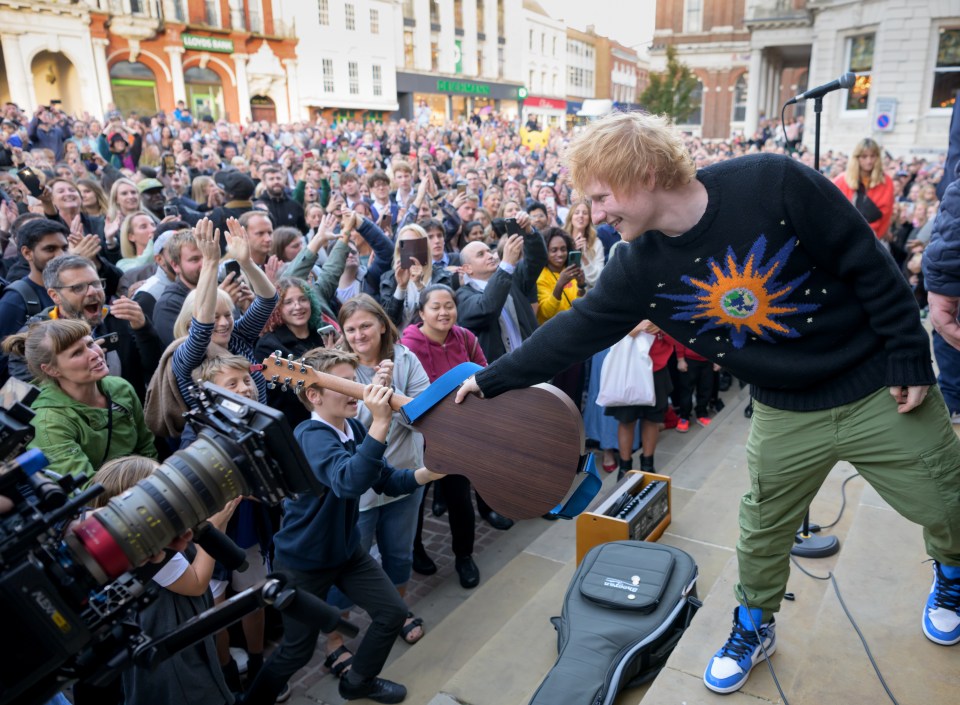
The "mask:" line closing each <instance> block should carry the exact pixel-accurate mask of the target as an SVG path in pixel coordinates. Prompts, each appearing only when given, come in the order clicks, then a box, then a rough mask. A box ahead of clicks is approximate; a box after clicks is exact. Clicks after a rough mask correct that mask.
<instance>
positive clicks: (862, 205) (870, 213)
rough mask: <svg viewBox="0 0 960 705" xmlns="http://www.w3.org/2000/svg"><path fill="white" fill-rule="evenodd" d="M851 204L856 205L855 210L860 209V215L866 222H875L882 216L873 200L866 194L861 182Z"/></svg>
mask: <svg viewBox="0 0 960 705" xmlns="http://www.w3.org/2000/svg"><path fill="white" fill-rule="evenodd" d="M853 205H854V206H856V208H857V210H858V211H860V215H862V216H863V217H864V219H865V220H866V221H867V222H868V223H876V222H877V221H878V220H880V219H881V218H882V217H883V213H882V212H881V211H880V208H879V207H878V206H877V204H876V203H874V202H873V199H872V198H870V196H868V195H867V191H866V189H865V188H864V187H863V184H860V188H858V189H857V195H856V197H855V198H854V201H853Z"/></svg>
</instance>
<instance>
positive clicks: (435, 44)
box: [430, 34, 440, 71]
mask: <svg viewBox="0 0 960 705" xmlns="http://www.w3.org/2000/svg"><path fill="white" fill-rule="evenodd" d="M430 69H431V70H432V71H439V70H440V40H439V39H438V37H437V35H436V34H434V35H432V36H431V37H430Z"/></svg>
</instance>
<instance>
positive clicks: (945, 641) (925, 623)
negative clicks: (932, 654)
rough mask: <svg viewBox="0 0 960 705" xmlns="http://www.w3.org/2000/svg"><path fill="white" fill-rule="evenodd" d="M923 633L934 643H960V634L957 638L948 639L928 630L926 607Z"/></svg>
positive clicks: (950, 644) (949, 644)
mask: <svg viewBox="0 0 960 705" xmlns="http://www.w3.org/2000/svg"><path fill="white" fill-rule="evenodd" d="M923 635H924V636H925V637H927V639H929V640H930V641H932V642H933V643H934V644H940V645H941V646H953V645H954V644H960V636H958V637H957V638H956V639H953V640H952V641H947V640H946V639H941V638H939V637H936V636H934V635H933V634H931V633H930V632H929V631H927V612H926V609H924V612H923Z"/></svg>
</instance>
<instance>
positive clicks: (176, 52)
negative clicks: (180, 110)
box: [163, 46, 187, 104]
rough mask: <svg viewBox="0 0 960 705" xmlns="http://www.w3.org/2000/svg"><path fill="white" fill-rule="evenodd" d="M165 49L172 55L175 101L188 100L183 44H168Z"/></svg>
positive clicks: (171, 73) (171, 68) (171, 70)
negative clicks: (184, 73) (184, 76)
mask: <svg viewBox="0 0 960 705" xmlns="http://www.w3.org/2000/svg"><path fill="white" fill-rule="evenodd" d="M163 50H164V51H165V52H167V55H168V56H169V57H170V76H171V77H172V79H173V102H174V104H176V102H177V101H178V100H182V101H183V102H184V103H186V102H187V86H186V84H185V83H184V81H183V52H184V51H185V49H184V48H183V47H182V46H167V47H164V48H163Z"/></svg>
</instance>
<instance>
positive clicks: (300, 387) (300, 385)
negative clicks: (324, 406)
mask: <svg viewBox="0 0 960 705" xmlns="http://www.w3.org/2000/svg"><path fill="white" fill-rule="evenodd" d="M293 391H294V392H295V393H296V394H300V392H302V391H303V380H302V379H301V380H298V381H297V386H296V387H294V388H293Z"/></svg>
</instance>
